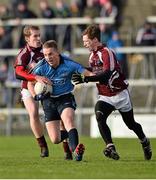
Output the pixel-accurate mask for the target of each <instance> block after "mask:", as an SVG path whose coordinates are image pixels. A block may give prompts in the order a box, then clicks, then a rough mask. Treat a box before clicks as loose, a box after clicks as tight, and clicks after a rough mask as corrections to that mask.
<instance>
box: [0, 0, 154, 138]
mask: <svg viewBox="0 0 156 180" xmlns="http://www.w3.org/2000/svg"><path fill="white" fill-rule="evenodd" d="M91 23H96V24H98V25H99V27H100V29H101V41H102V43H106V44H107V46H108V47H110V48H113V49H114V51H115V52H116V53H117V57H118V61H119V63H120V64H121V67H122V71H123V73H124V74H125V76H126V78H127V79H128V80H129V84H130V85H129V90H130V93H131V96H132V101H133V106H134V112H135V118H136V120H137V121H139V123H141V124H142V125H143V129H144V130H145V133H146V134H147V136H149V137H156V115H155V113H156V93H155V92H156V91H155V86H156V81H155V78H156V58H155V56H156V46H155V45H156V29H155V28H156V0H148V1H147V0H137V1H136V0H64V1H63V0H1V1H0V135H8V136H10V135H26V134H31V130H30V128H29V119H28V115H27V112H26V111H25V109H24V108H23V104H22V102H21V97H20V82H19V81H18V80H16V79H15V76H14V70H13V64H14V61H15V58H16V55H17V53H18V51H19V49H20V48H22V47H23V46H24V44H25V42H24V39H23V37H22V29H23V27H24V25H27V24H33V25H38V26H40V28H41V32H42V35H41V36H42V41H43V42H44V41H46V40H49V39H54V40H56V41H57V42H58V44H59V48H60V49H61V52H62V53H64V54H66V55H68V56H70V57H71V58H74V59H75V61H78V62H80V63H81V64H83V65H85V66H87V62H88V51H87V50H86V49H84V48H83V44H82V40H81V33H82V31H83V30H84V29H85V27H86V26H87V25H89V24H91ZM74 94H75V96H76V100H77V106H78V109H77V110H76V117H75V122H76V125H77V128H78V131H79V132H80V134H81V135H86V136H91V137H98V136H99V132H98V130H97V125H96V121H95V117H94V104H95V101H96V89H95V85H94V84H91V83H90V84H87V85H86V84H85V85H81V86H77V87H76V88H75V91H74ZM40 114H41V120H42V119H43V118H44V117H43V112H42V108H40ZM108 121H109V125H110V127H111V129H112V135H113V136H114V137H133V134H131V132H129V130H128V129H127V128H126V127H125V125H124V124H122V120H121V118H120V116H119V115H118V112H114V113H113V115H111V116H110V118H109V120H108ZM124 128H125V129H124Z"/></svg>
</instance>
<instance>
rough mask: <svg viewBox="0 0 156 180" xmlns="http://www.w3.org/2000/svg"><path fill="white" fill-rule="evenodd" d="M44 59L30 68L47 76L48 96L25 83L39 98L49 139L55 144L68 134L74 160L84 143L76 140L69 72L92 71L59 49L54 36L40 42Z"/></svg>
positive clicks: (70, 73)
mask: <svg viewBox="0 0 156 180" xmlns="http://www.w3.org/2000/svg"><path fill="white" fill-rule="evenodd" d="M43 53H44V57H45V59H43V60H41V61H40V62H39V63H38V64H37V66H36V67H35V68H34V70H33V74H36V75H41V76H45V77H46V78H48V79H50V80H51V82H52V86H53V92H52V94H50V95H49V96H47V97H45V95H42V94H41V95H35V92H34V88H33V87H34V83H33V82H29V83H28V87H29V90H30V92H31V94H32V95H33V97H34V98H35V100H41V102H42V106H43V110H44V113H45V125H46V128H47V131H48V134H49V137H50V139H51V141H52V142H53V143H54V144H58V143H60V142H61V141H63V140H64V139H66V138H69V146H70V149H71V151H72V152H73V154H74V156H75V160H77V161H81V160H82V157H83V153H84V150H85V147H84V145H83V144H79V138H78V131H77V129H76V128H75V125H74V113H75V112H74V110H75V109H76V102H75V99H74V95H73V94H72V91H73V89H74V85H73V84H72V82H71V80H72V75H73V74H74V73H80V74H83V75H84V76H90V75H93V74H92V73H91V72H90V71H88V70H86V69H85V68H84V67H83V66H82V65H80V64H79V63H77V62H75V61H73V60H71V59H69V58H68V57H66V56H63V55H61V54H60V53H59V51H58V47H57V43H56V42H55V41H53V40H50V41H47V42H45V43H44V45H43ZM61 119H62V121H63V123H64V126H65V129H66V131H65V130H62V131H60V120H61Z"/></svg>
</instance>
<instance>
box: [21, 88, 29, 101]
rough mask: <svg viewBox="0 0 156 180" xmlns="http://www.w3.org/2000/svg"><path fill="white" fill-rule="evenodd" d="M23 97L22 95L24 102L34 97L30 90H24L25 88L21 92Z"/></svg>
mask: <svg viewBox="0 0 156 180" xmlns="http://www.w3.org/2000/svg"><path fill="white" fill-rule="evenodd" d="M21 95H22V100H24V99H27V98H30V97H32V95H31V93H30V92H29V90H28V89H24V88H23V89H22V91H21Z"/></svg>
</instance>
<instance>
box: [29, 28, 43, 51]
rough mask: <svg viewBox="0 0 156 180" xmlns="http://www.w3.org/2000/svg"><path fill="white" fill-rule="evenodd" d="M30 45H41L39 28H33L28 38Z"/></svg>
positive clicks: (35, 46) (36, 46)
mask: <svg viewBox="0 0 156 180" xmlns="http://www.w3.org/2000/svg"><path fill="white" fill-rule="evenodd" d="M26 41H27V43H28V44H29V46H31V47H34V48H38V47H41V44H42V43H41V35H40V31H39V30H31V35H30V36H29V37H28V38H27V39H26Z"/></svg>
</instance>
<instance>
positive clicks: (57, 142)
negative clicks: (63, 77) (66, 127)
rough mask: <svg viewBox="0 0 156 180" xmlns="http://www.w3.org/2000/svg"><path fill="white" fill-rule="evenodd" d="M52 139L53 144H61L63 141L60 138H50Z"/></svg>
mask: <svg viewBox="0 0 156 180" xmlns="http://www.w3.org/2000/svg"><path fill="white" fill-rule="evenodd" d="M50 139H51V142H52V143H53V144H59V143H60V141H61V139H60V138H58V137H52V138H50Z"/></svg>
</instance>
